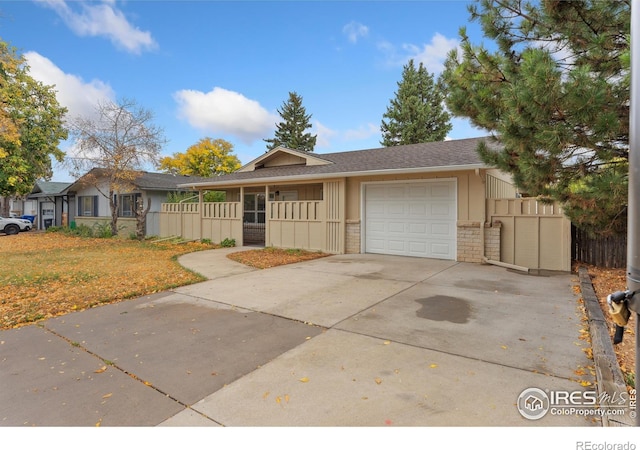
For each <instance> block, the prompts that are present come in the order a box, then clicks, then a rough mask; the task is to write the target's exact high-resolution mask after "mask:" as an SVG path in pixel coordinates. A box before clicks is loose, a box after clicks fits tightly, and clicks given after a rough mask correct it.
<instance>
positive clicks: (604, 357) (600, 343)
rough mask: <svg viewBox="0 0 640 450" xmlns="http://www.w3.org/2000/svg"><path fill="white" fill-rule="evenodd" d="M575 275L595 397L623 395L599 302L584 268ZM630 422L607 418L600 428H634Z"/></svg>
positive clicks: (622, 419)
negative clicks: (585, 321) (586, 328)
mask: <svg viewBox="0 0 640 450" xmlns="http://www.w3.org/2000/svg"><path fill="white" fill-rule="evenodd" d="M578 275H579V277H580V290H581V292H582V298H583V299H584V306H585V309H586V311H587V316H588V322H589V333H590V334H591V347H592V349H593V362H594V365H595V369H596V387H597V389H598V395H601V394H603V393H606V394H608V395H613V394H614V393H616V394H617V395H619V394H621V393H626V392H627V385H626V383H625V381H624V377H623V375H622V371H621V370H620V366H619V364H618V359H617V357H616V354H615V351H614V350H613V344H612V342H611V335H610V334H609V325H608V324H607V321H606V319H605V317H604V313H603V312H602V308H601V307H600V302H599V301H598V297H597V296H596V293H595V290H594V289H593V284H592V283H591V277H590V276H589V272H588V271H587V269H586V267H580V268H579V269H578ZM631 422H632V421H631V419H630V418H629V417H627V416H626V415H625V416H624V417H622V418H620V417H613V418H611V417H607V416H606V415H605V416H603V417H602V425H603V426H605V427H624V426H633V424H632V423H631Z"/></svg>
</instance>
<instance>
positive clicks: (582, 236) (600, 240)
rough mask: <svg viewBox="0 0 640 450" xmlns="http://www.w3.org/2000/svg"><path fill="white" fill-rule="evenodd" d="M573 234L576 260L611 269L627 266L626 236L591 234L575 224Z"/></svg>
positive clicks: (573, 256) (572, 247)
mask: <svg viewBox="0 0 640 450" xmlns="http://www.w3.org/2000/svg"><path fill="white" fill-rule="evenodd" d="M571 234H572V246H571V251H572V258H573V259H574V260H575V261H580V262H582V263H585V264H591V265H594V266H598V267H606V268H609V269H621V268H625V267H626V266H627V238H626V236H590V235H589V234H588V233H587V232H586V231H583V230H580V229H579V228H577V227H575V226H573V227H572V230H571Z"/></svg>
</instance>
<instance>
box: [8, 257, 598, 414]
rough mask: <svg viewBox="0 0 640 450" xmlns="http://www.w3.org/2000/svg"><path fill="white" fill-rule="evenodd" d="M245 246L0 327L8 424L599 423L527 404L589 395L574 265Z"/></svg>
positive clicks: (589, 377)
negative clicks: (543, 266)
mask: <svg viewBox="0 0 640 450" xmlns="http://www.w3.org/2000/svg"><path fill="white" fill-rule="evenodd" d="M241 250H242V249H238V248H233V249H220V250H212V251H207V252H198V253H192V254H189V255H185V256H183V257H181V258H180V260H179V262H180V263H181V264H182V265H184V266H185V267H188V268H190V269H192V270H194V271H196V272H199V273H201V274H203V275H204V276H206V277H207V278H209V281H205V282H202V283H198V284H195V285H191V286H184V287H181V288H177V289H174V290H173V291H171V292H165V293H161V294H157V295H154V296H149V297H144V298H140V299H136V300H131V301H127V302H122V303H119V304H115V305H107V306H103V307H100V308H95V309H92V310H88V311H83V312H79V313H74V314H70V315H67V316H63V317H59V318H56V319H51V320H47V321H45V322H43V323H42V324H41V325H40V326H29V327H24V328H21V329H16V330H9V331H3V332H0V351H2V357H0V376H1V377H2V380H3V383H2V387H0V425H14V426H15V425H78V426H93V425H94V424H96V423H100V424H101V425H103V426H107V425H112V426H128V425H132V426H134V425H142V426H150V425H162V426H220V425H222V426H386V425H398V426H475V425H483V426H590V425H600V421H599V420H594V419H593V418H583V417H578V416H575V415H564V416H557V415H551V414H547V415H546V416H545V417H543V418H542V419H540V420H535V421H532V420H528V419H525V418H523V417H522V416H521V415H520V413H519V412H518V409H517V408H516V403H517V401H518V396H519V395H520V394H521V393H522V392H523V390H525V389H527V388H532V387H536V388H539V389H541V390H567V391H579V390H586V389H593V388H592V387H583V385H581V384H580V383H579V381H586V382H589V383H594V382H595V380H594V379H593V376H592V375H591V372H590V370H589V369H588V367H589V365H590V364H592V362H591V361H590V360H589V359H587V357H586V356H585V352H584V351H583V350H584V349H585V348H586V347H587V346H588V343H587V342H585V341H583V340H581V339H580V329H581V327H582V323H581V320H582V317H583V314H582V311H581V309H580V307H579V303H578V299H579V297H578V295H576V294H574V291H573V286H574V285H577V283H578V280H577V277H576V276H574V275H571V274H548V275H546V276H532V275H525V274H522V273H518V272H512V271H509V270H507V269H504V268H500V267H495V266H487V265H476V264H465V263H456V262H453V261H442V260H430V259H421V258H406V257H393V256H382V255H368V254H364V255H338V256H331V257H327V258H322V259H318V260H314V261H309V262H304V263H299V264H294V265H289V266H281V267H276V268H272V269H267V270H255V269H252V268H249V267H246V266H244V265H241V264H238V263H236V262H233V261H231V260H229V259H228V258H227V257H226V255H227V254H228V253H229V252H235V251H241ZM583 373H584V375H583ZM5 381H6V382H5ZM585 384H586V383H585Z"/></svg>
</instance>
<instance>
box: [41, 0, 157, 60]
mask: <svg viewBox="0 0 640 450" xmlns="http://www.w3.org/2000/svg"><path fill="white" fill-rule="evenodd" d="M36 1H37V2H39V3H41V4H43V5H45V6H48V7H49V8H51V9H53V10H54V11H55V12H56V13H57V14H58V16H60V17H61V18H62V20H63V21H64V22H65V24H66V25H67V26H68V27H69V28H70V29H71V30H72V31H73V32H74V33H76V34H77V35H78V36H105V37H107V38H108V39H109V40H111V42H113V43H114V44H115V45H116V46H118V47H121V48H123V49H124V50H126V51H128V52H130V53H135V54H140V53H141V52H142V51H143V50H151V49H153V48H155V47H156V46H157V44H156V42H155V41H154V39H153V37H152V36H151V33H150V32H148V31H141V30H140V29H139V28H137V27H135V26H134V25H132V24H131V23H129V21H128V20H127V18H126V17H125V15H124V13H123V12H122V11H120V10H119V9H118V8H116V6H115V3H116V2H115V1H114V0H104V1H103V2H102V3H98V4H95V3H85V2H84V1H78V2H75V3H76V4H79V5H80V7H81V9H82V11H81V12H76V11H74V10H73V9H72V8H71V6H70V5H69V4H68V2H67V1H65V0H36Z"/></svg>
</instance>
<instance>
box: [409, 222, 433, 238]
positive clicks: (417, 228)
mask: <svg viewBox="0 0 640 450" xmlns="http://www.w3.org/2000/svg"><path fill="white" fill-rule="evenodd" d="M407 228H408V231H407V232H408V233H410V234H419V235H423V236H424V235H425V234H426V233H427V231H428V226H427V224H426V223H409V224H407Z"/></svg>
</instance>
